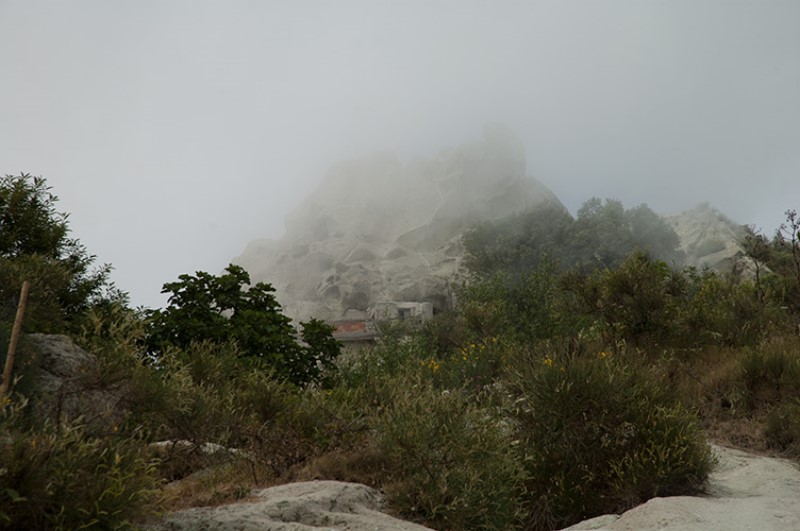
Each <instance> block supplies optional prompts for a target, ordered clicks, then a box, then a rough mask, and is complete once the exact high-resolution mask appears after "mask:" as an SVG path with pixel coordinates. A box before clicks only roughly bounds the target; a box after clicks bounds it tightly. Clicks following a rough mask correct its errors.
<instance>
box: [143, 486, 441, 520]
mask: <svg viewBox="0 0 800 531" xmlns="http://www.w3.org/2000/svg"><path fill="white" fill-rule="evenodd" d="M382 507H383V498H382V496H381V495H380V493H379V492H378V491H376V490H375V489H372V488H370V487H367V486H366V485H360V484H358V483H342V482H339V481H310V482H306V483H290V484H288V485H281V486H278V487H272V488H269V489H263V490H260V491H256V492H254V493H253V495H252V496H251V498H250V499H249V500H246V501H243V502H239V503H234V504H230V505H223V506H220V507H199V508H195V509H186V510H184V511H180V512H175V513H170V514H167V515H166V516H165V518H164V519H163V521H161V522H159V523H157V524H155V525H153V526H152V527H150V529H162V530H173V531H177V530H180V529H186V530H195V529H206V530H219V531H233V530H238V531H248V530H253V531H255V530H261V529H274V530H278V529H283V530H287V531H288V530H295V531H300V530H337V529H348V530H351V531H360V530H363V531H367V530H373V529H385V530H390V531H402V530H408V531H411V530H419V531H423V530H425V529H428V528H426V527H423V526H420V525H417V524H414V523H411V522H405V521H403V520H398V519H397V518H393V517H391V516H389V515H387V514H384V513H382V512H381V510H382Z"/></svg>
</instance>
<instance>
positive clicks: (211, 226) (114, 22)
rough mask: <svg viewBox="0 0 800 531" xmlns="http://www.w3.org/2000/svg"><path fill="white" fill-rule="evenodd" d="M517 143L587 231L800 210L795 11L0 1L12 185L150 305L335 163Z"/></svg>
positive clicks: (0, 105) (2, 91) (3, 111)
mask: <svg viewBox="0 0 800 531" xmlns="http://www.w3.org/2000/svg"><path fill="white" fill-rule="evenodd" d="M491 121H499V122H504V123H506V124H507V125H509V126H510V127H511V128H512V129H514V130H515V131H516V132H517V133H518V134H519V136H520V138H521V139H522V140H523V143H524V144H525V147H526V149H527V155H528V169H529V173H530V174H531V175H532V176H534V177H536V178H537V179H539V180H540V181H542V182H543V183H544V184H545V185H547V186H549V187H550V188H551V189H552V190H553V191H554V192H555V193H556V194H557V195H558V196H559V197H560V198H561V200H562V201H563V202H564V203H565V204H566V205H567V207H569V208H570V209H571V210H572V211H573V212H574V211H575V210H576V209H577V207H578V206H579V205H580V203H581V202H582V201H583V200H585V199H587V198H589V197H591V196H600V197H616V198H619V199H621V200H623V201H624V202H625V204H626V205H627V206H634V205H636V204H638V203H641V202H646V203H648V204H649V205H650V206H651V207H652V208H654V209H655V210H656V211H660V212H672V211H678V210H683V209H687V208H690V207H692V206H694V205H695V204H697V203H699V202H702V201H709V202H710V203H711V204H713V205H714V206H716V207H717V208H719V209H721V210H722V211H723V212H725V213H726V214H728V215H729V216H730V217H732V218H734V219H735V220H736V221H738V222H740V223H752V224H756V225H757V226H760V227H761V228H763V229H764V230H765V232H768V233H772V231H773V230H774V229H775V227H776V226H777V225H778V223H780V221H782V219H783V215H782V214H783V211H784V210H786V209H787V208H797V209H800V2H798V1H796V0H787V1H783V2H781V1H773V0H752V1H747V2H744V1H735V0H722V1H711V0H685V1H680V0H670V1H645V0H631V1H609V0H606V1H602V2H601V1H585V2H575V1H565V0H555V1H533V0H531V1H519V2H513V1H501V0H491V1H469V0H453V1H436V0H424V1H411V0H394V1H380V0H363V1H355V0H337V1H321V0H320V1H301V0H283V1H278V0H272V1H269V0H263V1H251V2H246V1H235V0H226V1H222V0H220V1H214V2H212V1H199V0H186V1H178V0H153V1H148V0H130V1H121V0H119V1H115V0H72V1H69V2H66V1H37V0H19V1H15V0H0V173H8V174H18V173H19V172H28V173H32V174H36V175H42V176H44V177H46V178H47V179H48V182H49V183H50V184H51V185H52V186H53V187H54V190H55V192H56V193H57V195H58V196H59V197H60V198H61V202H60V206H61V209H62V210H66V211H69V212H71V226H72V229H73V233H74V236H76V237H78V238H79V239H81V240H82V241H83V243H84V244H86V246H87V247H88V248H89V250H90V251H91V252H92V253H94V254H96V255H98V259H99V260H100V261H101V262H110V263H112V264H113V265H114V266H115V268H116V270H115V272H114V275H113V279H114V280H115V281H116V282H117V284H118V285H119V286H120V287H121V288H122V289H124V290H126V291H129V292H130V294H131V299H132V302H133V303H134V304H135V305H147V306H151V307H152V306H159V305H161V303H162V301H163V298H162V296H161V295H160V294H159V291H160V288H161V285H162V284H163V283H164V282H168V281H172V280H174V279H175V278H176V277H177V275H179V274H181V273H186V272H193V271H197V270H204V271H210V272H214V273H216V272H219V271H221V270H222V269H223V268H224V267H225V265H226V264H227V263H228V262H229V260H230V259H231V258H232V257H234V256H237V255H239V254H240V253H241V251H242V250H243V249H244V247H245V245H246V244H247V242H248V241H250V240H252V239H256V238H263V237H267V238H277V237H280V236H281V235H282V232H283V219H284V217H285V216H286V214H287V213H288V212H289V211H290V210H291V209H292V208H293V207H294V206H295V205H296V204H297V203H298V202H299V201H300V200H301V199H302V198H303V197H305V196H306V195H307V194H309V193H310V192H311V191H312V190H313V188H314V187H315V186H316V185H317V184H318V183H319V182H320V181H321V179H322V178H323V177H324V174H325V171H326V169H327V168H328V167H329V166H330V165H331V164H332V163H334V162H336V161H337V160H341V159H343V158H349V157H353V156H358V155H360V154H363V153H365V152H369V151H372V150H375V149H381V150H385V149H391V150H394V151H395V152H396V153H397V154H398V155H400V156H401V157H403V158H408V157H411V156H414V155H426V156H427V155H434V154H435V153H436V152H437V151H438V150H439V149H440V148H442V147H445V146H457V145H458V144H460V143H462V142H464V141H466V140H469V139H471V138H476V137H479V136H480V135H481V130H482V126H483V124H484V123H486V122H491Z"/></svg>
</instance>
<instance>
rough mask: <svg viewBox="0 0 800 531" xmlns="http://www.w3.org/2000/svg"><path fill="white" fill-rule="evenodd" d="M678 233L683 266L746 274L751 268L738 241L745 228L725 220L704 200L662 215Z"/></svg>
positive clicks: (750, 263) (723, 216)
mask: <svg viewBox="0 0 800 531" xmlns="http://www.w3.org/2000/svg"><path fill="white" fill-rule="evenodd" d="M664 219H665V220H666V221H667V223H669V225H670V226H671V227H672V229H673V230H674V231H675V232H676V233H677V234H678V238H679V239H680V248H681V250H682V251H683V252H684V253H685V256H686V259H685V265H687V266H694V267H697V268H699V269H702V268H706V267H707V268H709V269H713V270H715V271H719V272H722V273H735V274H738V275H743V276H747V275H749V274H751V273H750V272H751V271H752V270H753V267H752V265H753V264H752V260H751V259H750V258H748V257H747V256H746V255H745V251H744V248H743V247H742V243H741V242H742V240H743V239H744V236H745V228H744V226H743V225H738V224H736V223H734V222H733V221H731V220H730V219H728V218H727V217H726V216H725V215H723V214H722V213H721V212H720V211H718V210H716V209H715V208H712V207H711V205H709V204H708V203H703V204H701V205H698V206H697V207H695V208H693V209H691V210H687V211H685V212H681V213H679V214H670V215H666V216H664Z"/></svg>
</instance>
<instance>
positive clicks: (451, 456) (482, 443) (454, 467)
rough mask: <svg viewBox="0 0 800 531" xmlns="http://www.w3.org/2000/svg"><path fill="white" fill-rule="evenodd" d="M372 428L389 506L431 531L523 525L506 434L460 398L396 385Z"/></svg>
mask: <svg viewBox="0 0 800 531" xmlns="http://www.w3.org/2000/svg"><path fill="white" fill-rule="evenodd" d="M392 387H393V388H394V390H395V392H396V394H395V396H394V400H393V401H392V404H391V406H390V407H388V408H387V409H386V411H385V412H384V413H383V415H382V416H381V420H380V424H379V426H378V441H379V443H378V444H379V448H380V449H381V451H382V452H383V453H384V454H385V456H386V459H387V460H388V462H389V469H390V477H389V478H388V483H387V484H386V485H385V489H386V492H387V494H388V498H389V503H390V505H391V506H392V507H393V508H394V509H395V510H396V511H398V512H399V513H400V514H402V515H403V516H405V517H406V518H411V519H415V520H423V521H425V522H426V523H427V524H429V525H432V526H434V527H435V528H436V529H509V528H513V527H517V526H520V525H521V524H522V523H523V522H524V518H525V514H524V512H523V509H522V507H523V505H522V503H521V498H522V494H523V491H522V479H523V478H522V470H523V469H522V467H521V465H520V463H519V462H518V461H517V456H516V454H515V452H514V451H513V448H512V446H511V444H510V442H511V441H510V438H509V430H508V429H507V427H506V426H505V425H504V423H503V422H502V421H501V420H500V419H499V418H498V417H497V416H493V415H491V414H490V413H489V411H487V410H485V409H482V408H479V407H477V406H476V405H475V404H474V403H473V402H472V401H471V400H470V399H468V398H467V397H466V396H465V395H464V394H463V393H462V392H460V391H458V390H454V391H440V390H437V389H435V388H434V387H432V386H431V385H429V384H426V383H425V382H424V381H421V380H418V381H409V380H407V379H399V380H396V381H395V382H394V385H393V386H392Z"/></svg>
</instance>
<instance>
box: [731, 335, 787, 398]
mask: <svg viewBox="0 0 800 531" xmlns="http://www.w3.org/2000/svg"><path fill="white" fill-rule="evenodd" d="M798 343H799V342H798V340H797V338H791V339H789V338H775V339H773V340H772V341H767V342H765V343H763V344H761V345H759V346H757V347H754V348H750V349H748V350H747V351H746V352H745V355H744V357H743V359H742V363H741V378H742V387H743V389H742V395H743V400H744V406H745V408H746V409H747V410H748V411H750V412H754V411H757V410H763V409H764V408H770V407H772V406H774V405H777V404H780V403H788V402H790V401H792V400H794V398H795V397H797V396H800V352H799V351H798V347H800V345H798Z"/></svg>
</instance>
